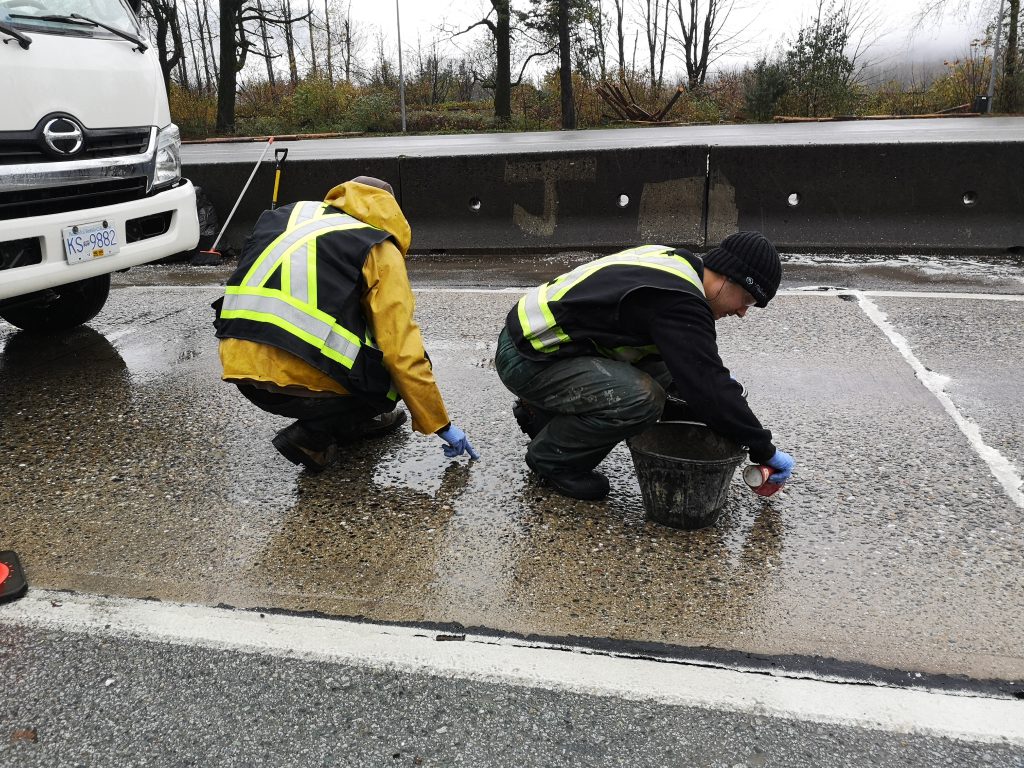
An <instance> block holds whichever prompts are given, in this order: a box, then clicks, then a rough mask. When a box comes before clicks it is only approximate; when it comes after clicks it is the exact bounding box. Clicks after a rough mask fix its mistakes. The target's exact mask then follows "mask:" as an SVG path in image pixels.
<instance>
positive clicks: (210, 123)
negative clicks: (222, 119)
mask: <svg viewBox="0 0 1024 768" xmlns="http://www.w3.org/2000/svg"><path fill="white" fill-rule="evenodd" d="M169 100H170V105H171V114H172V115H173V116H174V122H175V123H177V125H178V129H179V130H180V131H181V137H182V138H183V139H205V138H207V137H208V136H210V135H212V134H213V133H214V129H215V127H216V125H217V96H216V95H213V94H202V93H191V92H189V91H186V90H185V89H184V88H182V87H181V86H179V85H177V84H172V85H171V93H170V99H169Z"/></svg>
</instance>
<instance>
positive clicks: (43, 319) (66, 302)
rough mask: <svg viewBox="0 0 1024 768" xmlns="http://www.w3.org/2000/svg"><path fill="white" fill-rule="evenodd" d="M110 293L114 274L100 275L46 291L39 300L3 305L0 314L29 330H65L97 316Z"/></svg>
mask: <svg viewBox="0 0 1024 768" xmlns="http://www.w3.org/2000/svg"><path fill="white" fill-rule="evenodd" d="M109 293H110V275H97V276H96V277H90V278H87V279H85V280H79V281H78V282H76V283H66V284H65V285H58V286H56V287H55V288H50V289H49V290H48V291H42V292H41V293H40V297H41V298H40V301H39V303H29V304H19V305H18V306H14V307H10V308H8V309H0V317H2V318H3V319H4V320H6V321H7V322H8V323H10V324H11V325H16V326H17V327H18V328H22V329H23V330H26V331H37V332H47V331H64V330H67V329H68V328H74V327H75V326H76V325H81V324H82V323H86V322H88V321H90V320H92V319H93V318H94V317H96V315H98V314H99V311H100V310H101V309H103V305H104V304H106V303H107V295H108V294H109ZM52 294H56V298H53V296H52ZM43 296H49V299H48V300H47V299H46V298H42V297H43Z"/></svg>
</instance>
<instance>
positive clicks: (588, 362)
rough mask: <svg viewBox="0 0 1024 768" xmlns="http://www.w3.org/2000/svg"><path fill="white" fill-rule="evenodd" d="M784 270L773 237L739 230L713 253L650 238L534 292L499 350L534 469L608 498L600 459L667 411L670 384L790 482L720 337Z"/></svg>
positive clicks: (788, 464)
mask: <svg viewBox="0 0 1024 768" xmlns="http://www.w3.org/2000/svg"><path fill="white" fill-rule="evenodd" d="M781 278H782V264H781V261H780V260H779V254H778V251H776V250H775V247H774V246H773V245H772V244H771V243H770V242H769V241H768V239H767V238H765V237H764V236H763V235H761V234H760V233H757V232H738V233H736V234H734V235H730V236H729V237H727V238H726V239H725V240H724V241H723V242H722V244H721V245H720V246H719V247H718V248H715V249H714V250H712V251H711V252H710V253H708V254H707V255H706V256H705V257H704V258H703V259H701V258H700V257H697V256H694V255H692V254H690V253H688V252H687V251H685V250H682V249H673V248H669V247H667V246H662V245H644V246H640V247H638V248H633V249H630V250H628V251H623V252H621V253H616V254H613V255H611V256H606V257H604V258H601V259H598V260H596V261H592V262H589V263H587V264H583V265H581V266H579V267H577V268H576V269H574V270H573V271H571V272H568V273H566V274H564V275H561V276H560V277H557V278H555V279H554V280H552V281H551V282H548V283H545V284H544V285H541V286H538V287H537V288H534V289H533V290H531V291H530V292H529V293H527V294H526V295H525V296H524V297H523V298H522V299H520V300H519V302H518V303H517V304H516V306H515V307H513V308H512V311H511V312H509V314H508V317H507V319H506V322H505V328H504V329H503V330H502V332H501V335H500V336H499V338H498V349H497V354H496V355H495V365H496V367H497V370H498V375H499V376H500V377H501V380H502V382H503V383H504V384H505V386H506V387H508V389H509V390H511V391H512V392H513V393H514V394H516V395H518V396H519V400H518V401H517V403H516V405H515V407H514V408H513V411H514V413H515V415H516V419H517V421H519V424H520V427H521V428H522V429H523V431H524V432H526V433H527V434H528V435H529V436H530V437H531V438H532V440H531V442H530V445H529V448H528V449H527V451H526V463H527V465H528V466H529V467H530V469H532V470H533V471H534V472H535V473H537V474H538V475H540V476H541V477H542V478H544V479H545V480H546V481H547V482H548V483H549V484H550V485H552V486H553V487H554V488H555V489H556V490H557V491H559V492H560V493H563V494H565V495H567V496H571V497H574V498H579V499H600V498H603V497H604V496H606V495H607V493H608V479H607V478H606V477H605V476H604V475H602V474H600V473H599V472H597V471H595V467H596V466H597V465H598V464H599V463H600V462H601V460H602V459H603V458H604V457H605V456H607V455H608V453H609V452H610V451H611V449H612V448H614V447H615V445H616V444H617V443H619V442H620V441H621V440H623V439H625V438H627V437H630V436H632V435H635V434H639V433H640V432H642V431H643V430H644V429H646V428H647V427H649V426H650V425H651V424H653V423H654V422H656V421H657V420H658V419H659V418H661V416H662V411H663V409H664V407H665V400H666V389H669V390H670V391H671V392H672V393H673V395H674V396H675V397H678V398H679V399H681V400H684V401H685V402H686V403H687V404H688V406H689V408H690V411H691V412H692V413H694V414H697V415H699V418H700V419H701V421H703V422H704V423H706V424H707V425H708V426H709V427H710V428H711V429H713V430H714V431H715V432H718V433H719V434H721V435H723V436H725V437H727V438H729V439H731V440H733V441H735V442H736V443H738V444H740V445H743V446H745V447H746V448H747V450H748V451H749V455H750V459H751V460H752V461H754V462H755V463H758V464H766V465H767V466H770V467H772V468H773V469H774V470H775V473H774V474H772V475H771V477H770V480H771V482H775V483H784V482H785V481H786V480H788V479H789V477H790V475H791V473H792V470H793V464H794V462H793V458H792V457H791V456H790V455H789V454H787V453H784V452H782V451H779V450H777V449H776V448H775V446H774V445H773V443H772V435H771V432H769V431H768V430H767V429H765V428H764V427H762V426H761V423H760V422H759V421H758V419H757V417H756V416H755V415H754V414H753V412H752V411H751V410H750V407H749V406H748V405H747V402H746V399H745V398H744V396H743V387H742V386H741V385H740V384H739V383H738V382H737V381H736V380H735V379H733V378H732V377H731V376H730V375H729V370H728V369H727V368H726V367H725V366H724V365H723V364H722V359H721V357H720V356H719V354H718V344H717V341H716V336H715V321H717V320H721V319H722V318H724V317H729V316H732V315H735V316H737V317H743V316H744V315H745V314H746V313H747V310H748V309H749V308H750V307H753V306H757V307H765V306H766V305H767V304H768V302H769V301H770V300H771V299H772V297H773V296H774V295H775V292H776V291H777V290H778V287H779V282H780V280H781Z"/></svg>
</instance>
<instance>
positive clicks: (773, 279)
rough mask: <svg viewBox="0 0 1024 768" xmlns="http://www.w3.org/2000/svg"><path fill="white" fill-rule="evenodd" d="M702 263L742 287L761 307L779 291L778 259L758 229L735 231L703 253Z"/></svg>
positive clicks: (780, 278) (779, 266) (771, 246)
mask: <svg viewBox="0 0 1024 768" xmlns="http://www.w3.org/2000/svg"><path fill="white" fill-rule="evenodd" d="M703 261H704V266H705V267H707V268H708V269H710V270H712V271H713V272H717V273H718V274H720V275H724V276H725V277H728V278H729V279H730V280H732V281H733V282H735V283H738V284H739V285H741V286H742V287H743V288H746V289H747V291H748V292H749V293H750V295H751V296H753V297H754V299H755V300H756V301H757V306H759V307H765V306H767V305H768V302H769V301H771V300H772V297H773V296H775V292H776V291H777V290H779V283H780V282H781V281H782V261H781V260H780V259H779V252H778V251H777V250H775V246H774V245H772V244H771V241H769V240H768V238H767V237H765V236H764V235H762V234H761V233H760V232H737V233H736V234H734V235H729V236H728V237H727V238H725V240H723V241H722V244H721V245H720V246H718V247H717V248H715V249H714V250H712V251H710V252H709V253H707V254H706V255H705V256H704V259H703Z"/></svg>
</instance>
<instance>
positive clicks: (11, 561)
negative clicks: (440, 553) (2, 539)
mask: <svg viewBox="0 0 1024 768" xmlns="http://www.w3.org/2000/svg"><path fill="white" fill-rule="evenodd" d="M26 590H28V583H27V582H26V581H25V573H24V571H22V570H21V562H20V561H19V560H18V556H17V554H15V553H14V552H12V551H10V550H7V551H6V552H0V603H6V602H7V601H8V600H17V599H18V598H19V597H21V596H22V595H24V594H25V592H26Z"/></svg>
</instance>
